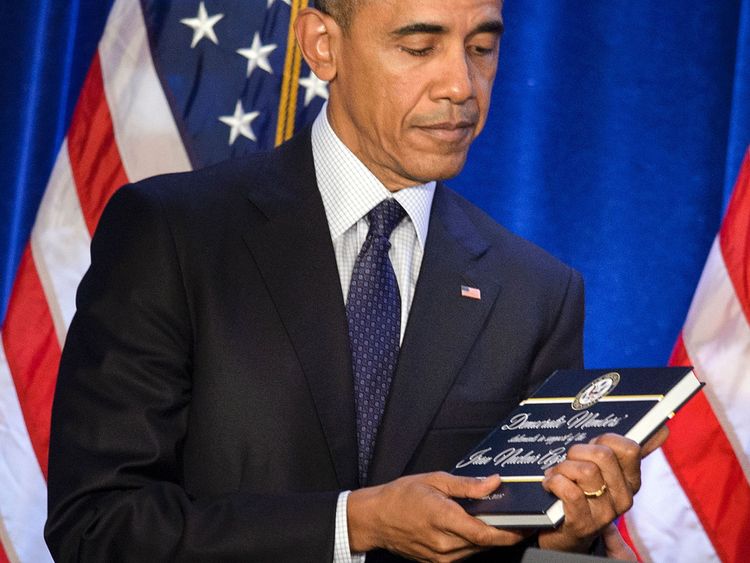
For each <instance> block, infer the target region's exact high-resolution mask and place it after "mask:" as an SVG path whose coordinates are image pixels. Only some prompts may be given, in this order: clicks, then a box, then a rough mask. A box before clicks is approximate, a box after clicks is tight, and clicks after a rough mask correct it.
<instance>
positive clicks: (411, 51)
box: [401, 46, 432, 57]
mask: <svg viewBox="0 0 750 563" xmlns="http://www.w3.org/2000/svg"><path fill="white" fill-rule="evenodd" d="M401 50H402V51H403V52H404V53H408V54H409V55H413V56H415V57H424V56H427V55H429V54H430V53H431V52H432V47H424V48H423V49H412V48H411V47H404V46H402V47H401Z"/></svg>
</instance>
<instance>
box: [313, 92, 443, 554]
mask: <svg viewBox="0 0 750 563" xmlns="http://www.w3.org/2000/svg"><path fill="white" fill-rule="evenodd" d="M327 109H328V104H326V105H324V106H323V108H322V109H321V111H320V114H318V117H317V118H316V120H315V123H313V127H312V149H313V159H314V161H315V176H316V178H317V181H318V188H319V189H320V195H321V197H322V199H323V207H324V208H325V212H326V218H327V220H328V228H329V230H330V232H331V240H332V241H333V249H334V252H335V255H336V265H337V266H338V270H339V279H340V281H341V293H342V297H343V299H344V302H346V298H347V294H348V293H349V282H350V281H351V277H352V270H353V269H354V262H355V261H356V260H357V255H358V254H359V250H360V248H362V244H363V243H364V241H365V238H366V237H367V230H368V228H369V225H368V221H367V213H368V212H369V211H370V210H371V209H373V208H374V207H375V206H376V205H378V204H379V203H380V202H381V201H383V200H384V199H386V198H389V197H393V198H395V199H396V200H397V201H398V202H399V203H400V204H401V206H402V207H403V208H404V210H405V211H406V217H405V218H404V220H403V221H401V223H400V224H399V225H398V226H397V227H396V228H395V229H394V230H393V233H392V234H391V239H390V240H391V249H390V251H389V253H388V255H389V257H390V259H391V263H392V264H393V270H394V272H395V274H396V280H397V281H398V287H399V293H400V296H401V340H403V338H404V330H405V329H406V322H407V319H408V318H409V311H410V309H411V303H412V299H413V297H414V288H415V287H416V284H417V278H418V277H419V268H420V266H421V265H422V256H423V255H424V245H425V241H426V240H427V231H428V228H429V223H430V209H431V208H432V198H433V196H434V195H435V182H429V183H428V184H423V185H418V186H413V187H409V188H406V189H402V190H399V191H397V192H395V193H391V192H390V191H388V189H386V187H385V186H384V185H383V184H382V183H381V182H380V180H378V179H377V178H376V177H375V176H374V175H373V173H372V172H370V170H368V168H367V167H366V166H365V165H364V164H363V163H362V162H361V161H360V160H359V159H358V158H357V157H356V156H355V155H354V153H352V152H351V151H350V150H349V149H348V148H347V147H346V145H344V143H343V142H342V141H341V139H339V138H338V136H336V133H334V131H333V129H332V128H331V125H330V123H329V122H328V117H327V114H326V111H327ZM348 496H349V491H344V492H342V493H341V494H340V495H339V499H338V504H337V506H336V527H335V532H336V539H335V544H334V556H333V561H334V563H349V562H355V561H364V555H363V554H358V555H352V554H351V551H350V549H349V530H348V527H347V519H346V506H347V498H348Z"/></svg>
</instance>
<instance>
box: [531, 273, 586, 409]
mask: <svg viewBox="0 0 750 563" xmlns="http://www.w3.org/2000/svg"><path fill="white" fill-rule="evenodd" d="M583 318H584V292H583V278H582V277H581V274H579V273H578V272H577V271H575V270H573V269H572V268H568V279H567V287H566V289H565V293H564V297H563V299H562V301H561V302H560V306H559V309H558V310H557V312H556V314H554V315H553V316H552V319H554V321H553V322H552V324H551V325H550V327H549V329H548V334H547V336H546V338H544V340H543V341H542V344H541V346H540V347H539V350H538V352H537V353H536V357H535V358H534V362H533V364H532V367H531V371H530V373H529V380H528V385H527V387H526V390H525V392H524V393H523V396H524V397H529V396H530V395H531V394H532V393H533V392H534V390H535V389H536V388H537V387H538V386H539V385H541V384H542V383H543V382H544V380H545V379H546V378H547V377H549V375H550V374H551V373H552V372H553V371H555V370H558V369H583Z"/></svg>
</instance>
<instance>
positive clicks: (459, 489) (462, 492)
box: [429, 472, 501, 498]
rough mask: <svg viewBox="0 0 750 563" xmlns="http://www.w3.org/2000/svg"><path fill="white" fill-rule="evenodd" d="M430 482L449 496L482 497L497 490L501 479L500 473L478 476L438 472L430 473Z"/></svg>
mask: <svg viewBox="0 0 750 563" xmlns="http://www.w3.org/2000/svg"><path fill="white" fill-rule="evenodd" d="M429 483H430V484H431V485H432V486H433V487H435V488H436V489H438V490H439V491H441V492H443V493H444V494H445V495H446V496H449V497H453V498H481V497H484V496H487V495H489V494H490V493H493V492H494V491H496V490H497V489H498V487H500V483H501V480H500V476H499V475H491V476H489V477H484V478H477V477H459V476H457V475H451V474H450V473H444V472H436V473H430V474H429Z"/></svg>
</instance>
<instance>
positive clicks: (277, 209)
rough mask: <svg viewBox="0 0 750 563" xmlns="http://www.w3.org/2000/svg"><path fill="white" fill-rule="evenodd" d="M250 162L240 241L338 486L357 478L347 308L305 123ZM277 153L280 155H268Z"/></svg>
mask: <svg viewBox="0 0 750 563" xmlns="http://www.w3.org/2000/svg"><path fill="white" fill-rule="evenodd" d="M269 158H270V159H272V160H271V162H270V164H269V165H267V166H263V169H262V170H258V169H256V170H255V171H254V176H255V177H256V180H255V181H254V182H253V184H255V185H258V183H259V182H260V183H262V185H263V186H264V187H263V188H262V189H257V190H256V189H253V192H252V193H251V194H250V195H249V198H250V200H251V201H252V203H253V204H254V205H255V206H256V207H257V208H258V209H259V210H260V211H261V212H262V213H263V215H264V216H265V218H266V219H267V220H265V221H264V220H262V219H261V220H256V221H251V223H250V227H249V228H248V231H247V233H246V234H245V235H244V239H245V243H246V244H247V246H248V247H249V249H250V251H251V253H252V255H253V258H254V260H255V262H256V264H257V266H258V269H259V270H260V272H261V274H262V275H263V278H264V280H265V282H266V286H267V288H268V291H269V293H270V294H271V297H272V299H273V301H274V303H275V305H276V308H277V310H278V313H279V316H280V317H281V320H282V322H283V324H284V326H285V328H286V331H287V333H288V335H289V339H290V341H291V343H292V346H293V347H294V350H295V353H296V355H297V358H298V360H299V363H300V365H301V367H302V371H303V372H304V374H305V377H306V380H307V384H308V386H309V388H310V393H311V395H312V397H313V400H314V403H315V406H316V409H317V412H318V416H319V418H320V423H321V426H322V428H323V432H324V433H325V436H326V438H327V440H328V445H329V449H330V453H331V457H332V459H333V463H334V467H335V468H336V474H337V478H338V481H339V484H340V485H341V487H346V488H353V487H355V486H356V484H357V449H356V447H357V446H356V437H355V432H356V430H355V422H354V401H353V385H352V375H351V359H350V354H349V341H348V332H347V324H346V312H345V309H344V303H343V299H342V295H341V285H340V282H339V277H338V270H337V266H336V259H335V256H334V252H333V247H332V244H331V238H330V234H329V230H328V223H327V221H326V217H325V210H324V208H323V203H322V201H321V198H320V194H319V191H318V188H317V185H316V183H315V180H314V178H315V169H314V165H313V160H312V149H311V146H310V135H309V130H308V132H307V134H302V135H300V136H298V137H297V138H295V139H293V140H292V141H290V142H289V143H287V145H285V146H284V147H282V149H281V150H280V151H277V152H276V153H274V154H273V155H272V156H271V157H269ZM274 159H275V160H278V162H274Z"/></svg>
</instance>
